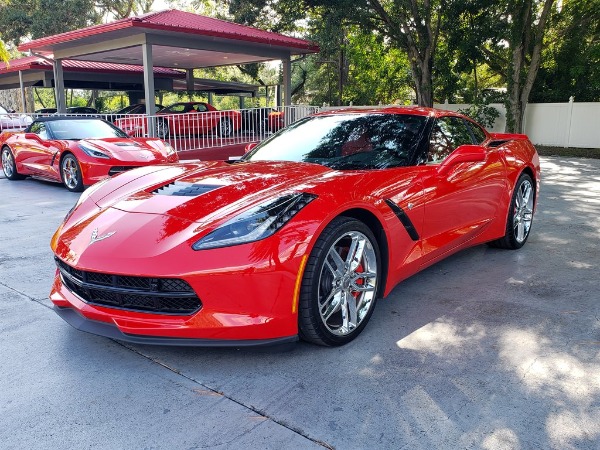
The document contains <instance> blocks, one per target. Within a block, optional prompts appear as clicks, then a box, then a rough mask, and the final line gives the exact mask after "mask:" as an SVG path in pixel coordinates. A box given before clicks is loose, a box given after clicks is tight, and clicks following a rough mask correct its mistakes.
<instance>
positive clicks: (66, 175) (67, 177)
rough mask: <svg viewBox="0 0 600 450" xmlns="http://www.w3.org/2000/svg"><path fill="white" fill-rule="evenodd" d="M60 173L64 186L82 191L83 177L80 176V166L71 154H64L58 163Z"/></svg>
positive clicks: (74, 190)
mask: <svg viewBox="0 0 600 450" xmlns="http://www.w3.org/2000/svg"><path fill="white" fill-rule="evenodd" d="M60 173H61V176H62V180H63V183H64V185H65V187H66V188H67V189H68V190H70V191H73V192H81V191H83V179H82V177H81V168H80V167H79V162H78V161H77V158H75V156H73V155H66V156H65V157H64V158H63V159H62V162H61V163H60Z"/></svg>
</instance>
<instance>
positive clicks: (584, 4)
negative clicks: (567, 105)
mask: <svg viewBox="0 0 600 450" xmlns="http://www.w3.org/2000/svg"><path fill="white" fill-rule="evenodd" d="M545 39H546V41H547V42H546V44H547V45H546V46H545V48H544V50H543V51H542V63H541V67H540V71H539V73H538V77H537V79H536V82H535V83H534V85H533V89H532V91H531V101H533V102H565V101H567V100H568V99H569V97H571V96H574V97H575V99H576V100H577V101H581V102H594V101H600V0H576V1H569V2H563V4H562V9H561V10H560V11H559V10H558V9H557V10H556V11H554V14H553V15H552V17H551V18H550V25H549V29H548V32H547V33H546V37H545Z"/></svg>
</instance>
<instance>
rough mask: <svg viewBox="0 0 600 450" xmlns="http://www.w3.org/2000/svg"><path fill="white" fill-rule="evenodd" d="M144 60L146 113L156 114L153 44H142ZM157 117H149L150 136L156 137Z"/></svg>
mask: <svg viewBox="0 0 600 450" xmlns="http://www.w3.org/2000/svg"><path fill="white" fill-rule="evenodd" d="M142 58H143V61H144V95H145V99H146V114H147V115H148V116H154V110H155V109H156V102H155V101H154V64H153V62H152V44H142ZM155 120H156V119H155V117H151V118H149V119H148V136H150V137H156V124H155V123H154V122H155Z"/></svg>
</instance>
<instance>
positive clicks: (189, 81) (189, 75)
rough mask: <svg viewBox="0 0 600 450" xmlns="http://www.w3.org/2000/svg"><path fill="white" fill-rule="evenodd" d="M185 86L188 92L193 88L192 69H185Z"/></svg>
mask: <svg viewBox="0 0 600 450" xmlns="http://www.w3.org/2000/svg"><path fill="white" fill-rule="evenodd" d="M185 83H186V84H185V88H186V90H187V91H188V92H192V91H193V90H194V69H187V70H186V71H185Z"/></svg>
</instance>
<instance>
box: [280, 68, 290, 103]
mask: <svg viewBox="0 0 600 450" xmlns="http://www.w3.org/2000/svg"><path fill="white" fill-rule="evenodd" d="M281 63H282V64H283V106H290V105H291V104H292V61H291V59H290V58H289V56H288V58H286V59H282V60H281Z"/></svg>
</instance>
